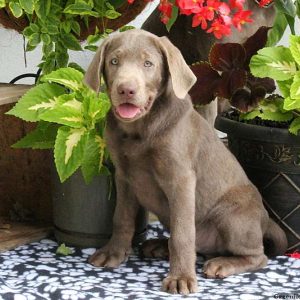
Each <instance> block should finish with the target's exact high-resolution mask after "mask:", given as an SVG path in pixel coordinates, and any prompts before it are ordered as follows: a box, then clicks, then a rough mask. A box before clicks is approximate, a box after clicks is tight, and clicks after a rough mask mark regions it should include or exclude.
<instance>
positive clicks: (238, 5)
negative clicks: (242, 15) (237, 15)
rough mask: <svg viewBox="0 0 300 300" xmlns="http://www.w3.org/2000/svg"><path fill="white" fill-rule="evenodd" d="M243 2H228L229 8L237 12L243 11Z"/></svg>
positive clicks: (232, 0)
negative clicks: (235, 9)
mask: <svg viewBox="0 0 300 300" xmlns="http://www.w3.org/2000/svg"><path fill="white" fill-rule="evenodd" d="M244 3H245V0H229V6H230V7H231V8H232V9H234V8H237V9H238V10H243V4H244Z"/></svg>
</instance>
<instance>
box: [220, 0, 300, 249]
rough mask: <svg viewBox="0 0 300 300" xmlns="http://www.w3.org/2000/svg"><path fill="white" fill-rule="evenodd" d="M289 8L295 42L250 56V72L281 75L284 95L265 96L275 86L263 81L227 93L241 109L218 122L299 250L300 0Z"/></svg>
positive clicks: (255, 75)
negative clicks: (299, 21) (299, 29)
mask: <svg viewBox="0 0 300 300" xmlns="http://www.w3.org/2000/svg"><path fill="white" fill-rule="evenodd" d="M283 11H284V12H285V14H284V15H283V16H287V18H286V20H285V23H287V24H289V26H290V28H291V32H292V34H291V35H290V46H289V47H283V46H271V47H265V48H263V49H260V50H258V52H257V53H254V55H252V56H251V57H250V59H249V60H248V70H249V71H250V73H251V74H250V78H255V81H256V82H257V81H258V82H259V81H260V82H261V81H265V82H266V80H267V81H269V82H270V79H263V78H265V77H267V76H268V77H269V78H271V79H273V80H276V83H277V86H278V88H279V91H280V94H281V95H276V94H271V95H270V96H268V97H265V95H266V93H272V89H270V90H268V89H264V87H263V86H262V85H261V84H260V85H258V86H256V87H257V89H256V91H255V90H254V91H253V89H252V88H253V85H252V86H250V88H249V86H248V87H247V86H242V87H239V88H238V89H236V90H235V91H232V92H233V93H232V94H230V95H227V96H229V99H230V102H231V105H232V106H234V107H235V109H231V110H230V111H228V112H226V113H225V114H223V115H222V116H219V117H218V118H217V120H216V123H215V126H216V128H217V129H219V130H221V131H223V132H225V133H227V136H228V145H229V148H230V150H231V151H232V152H233V154H234V155H235V156H236V157H237V159H238V160H239V162H240V163H241V165H242V166H243V167H244V169H245V171H246V173H247V175H248V176H249V178H250V179H251V180H252V181H253V183H254V184H255V185H256V186H257V187H258V188H259V190H260V192H261V193H262V195H263V198H264V203H265V206H266V207H267V209H268V210H269V212H270V214H271V216H272V217H273V218H274V219H275V220H276V221H277V222H279V224H280V225H281V226H282V228H283V229H284V230H285V232H286V234H287V238H288V242H289V251H294V250H299V248H300V222H299V216H300V193H299V192H300V189H299V185H300V167H299V153H300V138H299V134H298V131H299V129H300V118H299V111H298V110H299V108H300V97H299V95H300V93H299V91H300V81H299V78H300V77H299V74H300V73H299V69H300V37H299V35H296V33H295V28H294V19H295V16H296V13H297V15H298V17H299V16H300V11H299V1H297V3H295V5H294V4H293V2H289V6H287V7H286V8H285V10H283ZM292 15H293V16H294V18H293V19H292V18H291V17H292ZM269 44H270V42H269ZM257 79H258V80H257ZM265 87H266V86H265ZM269 87H271V86H269Z"/></svg>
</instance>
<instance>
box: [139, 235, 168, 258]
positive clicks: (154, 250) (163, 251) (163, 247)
mask: <svg viewBox="0 0 300 300" xmlns="http://www.w3.org/2000/svg"><path fill="white" fill-rule="evenodd" d="M141 253H142V255H143V256H144V257H149V258H168V257H169V249H168V240H167V239H150V240H147V241H145V242H144V243H143V244H142V248H141Z"/></svg>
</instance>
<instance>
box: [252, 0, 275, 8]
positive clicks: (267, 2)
mask: <svg viewBox="0 0 300 300" xmlns="http://www.w3.org/2000/svg"><path fill="white" fill-rule="evenodd" d="M254 1H255V2H256V3H257V4H258V6H259V7H261V8H268V7H270V6H272V5H273V4H274V1H273V0H254Z"/></svg>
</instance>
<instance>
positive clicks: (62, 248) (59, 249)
mask: <svg viewBox="0 0 300 300" xmlns="http://www.w3.org/2000/svg"><path fill="white" fill-rule="evenodd" d="M73 253H74V250H73V249H71V248H70V247H67V246H66V245H65V244H61V245H60V246H59V247H57V249H56V254H59V255H65V256H68V255H71V254H73Z"/></svg>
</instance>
